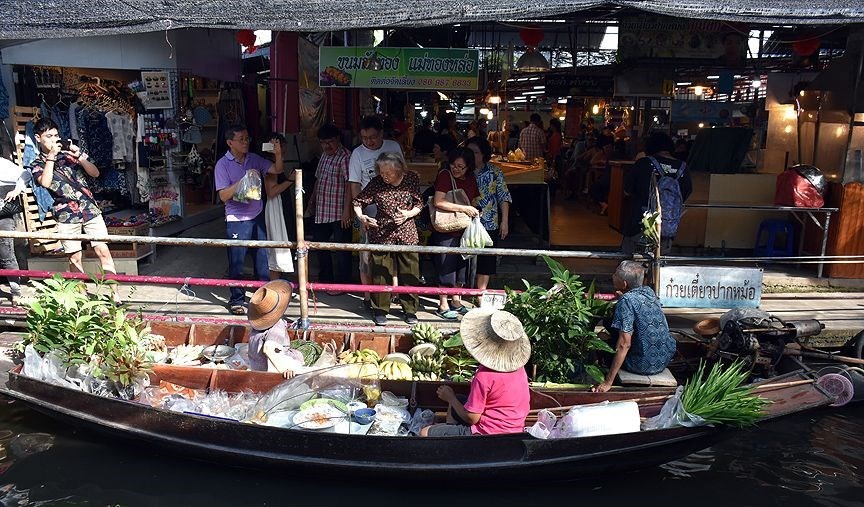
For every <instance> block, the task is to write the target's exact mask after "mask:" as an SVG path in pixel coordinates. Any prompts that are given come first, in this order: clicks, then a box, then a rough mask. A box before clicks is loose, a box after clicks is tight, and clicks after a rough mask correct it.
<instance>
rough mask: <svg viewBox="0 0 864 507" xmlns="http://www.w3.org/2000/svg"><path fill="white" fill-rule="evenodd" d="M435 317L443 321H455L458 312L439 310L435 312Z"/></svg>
mask: <svg viewBox="0 0 864 507" xmlns="http://www.w3.org/2000/svg"><path fill="white" fill-rule="evenodd" d="M435 315H437V316H439V317H441V318H442V319H444V320H456V319H458V318H459V312H457V311H455V310H442V309H440V308H439V309H438V310H436V311H435Z"/></svg>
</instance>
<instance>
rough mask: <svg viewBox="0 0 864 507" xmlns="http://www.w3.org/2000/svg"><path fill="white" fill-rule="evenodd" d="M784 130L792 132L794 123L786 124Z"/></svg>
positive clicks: (788, 132)
mask: <svg viewBox="0 0 864 507" xmlns="http://www.w3.org/2000/svg"><path fill="white" fill-rule="evenodd" d="M783 132H786V133H787V134H791V133H792V125H786V128H784V129H783Z"/></svg>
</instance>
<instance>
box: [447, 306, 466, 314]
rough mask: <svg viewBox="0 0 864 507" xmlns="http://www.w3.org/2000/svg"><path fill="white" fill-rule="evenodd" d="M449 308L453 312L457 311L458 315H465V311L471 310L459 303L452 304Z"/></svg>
mask: <svg viewBox="0 0 864 507" xmlns="http://www.w3.org/2000/svg"><path fill="white" fill-rule="evenodd" d="M450 310H451V311H453V312H456V313H458V314H459V315H465V314H466V313H468V312H469V311H471V310H470V309H469V308H468V307H467V306H465V305H460V306H453V305H450Z"/></svg>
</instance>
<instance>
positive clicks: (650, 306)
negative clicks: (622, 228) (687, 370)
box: [593, 261, 676, 393]
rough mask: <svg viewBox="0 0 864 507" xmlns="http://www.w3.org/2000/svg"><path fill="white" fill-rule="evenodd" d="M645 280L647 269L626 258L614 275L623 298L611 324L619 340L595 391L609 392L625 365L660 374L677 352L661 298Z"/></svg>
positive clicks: (634, 371) (616, 308) (630, 369)
mask: <svg viewBox="0 0 864 507" xmlns="http://www.w3.org/2000/svg"><path fill="white" fill-rule="evenodd" d="M644 280H645V269H644V268H643V267H642V265H641V264H640V263H638V262H636V261H622V262H621V264H619V265H618V268H617V269H616V270H615V274H614V275H612V283H613V284H614V285H615V292H616V293H618V294H621V297H620V298H619V299H618V303H617V304H616V305H615V315H614V317H613V318H612V324H611V326H609V327H610V331H612V333H613V334H614V333H616V332H617V335H618V343H617V347H616V349H615V357H614V358H613V359H612V366H611V367H610V368H609V373H607V374H606V380H604V381H603V383H601V384H599V385H597V386H595V387H594V389H593V390H594V391H595V392H600V393H604V392H606V391H608V390H609V389H610V388H611V387H612V382H614V381H615V377H616V376H617V375H618V370H620V369H622V368H623V369H624V370H626V371H629V372H631V373H635V374H637V375H656V374H658V373H660V372H662V371H663V370H665V369H666V366H668V365H669V361H671V360H672V357H673V356H674V355H675V349H676V345H675V338H673V337H672V335H671V334H670V333H669V323H667V322H666V316H665V315H663V308H662V307H661V306H660V299H659V298H658V297H657V294H655V293H654V290H653V289H652V288H651V287H648V286H647V285H642V283H643V281H644ZM613 338H614V336H613Z"/></svg>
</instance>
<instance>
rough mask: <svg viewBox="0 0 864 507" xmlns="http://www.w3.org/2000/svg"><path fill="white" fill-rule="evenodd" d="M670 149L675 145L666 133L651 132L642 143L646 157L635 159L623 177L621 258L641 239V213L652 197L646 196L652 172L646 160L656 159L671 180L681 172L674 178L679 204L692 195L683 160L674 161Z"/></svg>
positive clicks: (652, 165)
mask: <svg viewBox="0 0 864 507" xmlns="http://www.w3.org/2000/svg"><path fill="white" fill-rule="evenodd" d="M674 149H675V145H674V144H673V143H672V138H670V137H669V135H668V134H666V133H665V132H652V133H651V135H650V136H648V140H647V141H646V142H645V154H646V155H647V156H646V157H643V158H640V159H639V160H637V161H636V163H635V164H633V168H632V169H631V170H630V171H628V172H626V173H625V174H624V194H625V195H626V196H627V197H628V198H629V199H628V201H627V208H626V210H625V213H624V220H623V221H622V225H621V233H622V234H623V235H624V239H623V240H622V242H621V251H622V252H623V253H624V254H625V255H632V254H633V252H634V251H635V250H636V245H637V244H638V242H639V239H640V237H641V236H642V214H643V213H644V212H645V211H646V210H648V204H649V199H652V198H654V197H653V196H651V195H650V193H651V178H652V176H653V175H654V173H655V167H654V164H653V163H652V162H651V159H650V157H654V159H655V160H657V162H658V163H659V165H660V168H661V169H662V170H663V172H664V173H665V174H667V175H670V176H673V177H674V176H676V175H677V174H678V171H681V170H683V171H684V173H683V174H681V176H680V177H679V178H678V185H679V186H680V187H681V200H682V202H684V201H686V200H687V198H688V197H689V196H690V194H691V193H692V192H693V182H692V180H691V179H690V171H687V170H686V165H685V164H684V161H682V160H678V159H676V158H675V157H674V156H673V155H672V151H673V150H674ZM658 177H659V175H658ZM664 247H665V248H666V249H668V247H669V245H668V244H667V245H664Z"/></svg>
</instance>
